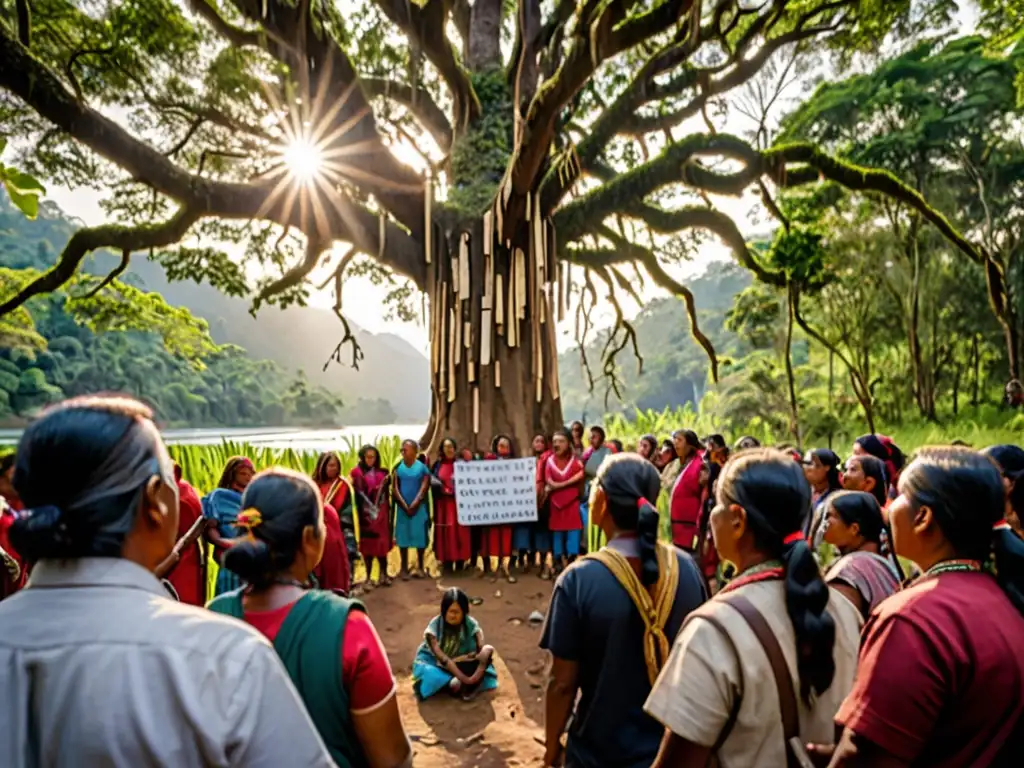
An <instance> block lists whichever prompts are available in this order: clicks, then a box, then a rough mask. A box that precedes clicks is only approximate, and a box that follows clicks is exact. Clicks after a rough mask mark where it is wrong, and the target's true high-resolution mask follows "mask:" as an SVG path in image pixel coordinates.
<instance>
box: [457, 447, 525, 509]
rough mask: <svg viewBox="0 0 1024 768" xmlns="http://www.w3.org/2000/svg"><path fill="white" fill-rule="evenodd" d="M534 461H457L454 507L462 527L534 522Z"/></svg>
mask: <svg viewBox="0 0 1024 768" xmlns="http://www.w3.org/2000/svg"><path fill="white" fill-rule="evenodd" d="M536 483H537V460H536V459H535V458H532V457H531V458H528V459H506V460H504V461H472V462H466V461H458V462H456V463H455V504H456V507H457V509H458V516H459V523H460V524H461V525H495V524H506V523H529V522H533V521H535V520H536V519H537V485H536Z"/></svg>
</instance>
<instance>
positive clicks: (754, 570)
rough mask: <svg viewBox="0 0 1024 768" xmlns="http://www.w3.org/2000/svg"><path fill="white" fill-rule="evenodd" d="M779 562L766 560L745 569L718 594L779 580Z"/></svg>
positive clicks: (781, 571) (780, 569)
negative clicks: (748, 585) (749, 585)
mask: <svg viewBox="0 0 1024 768" xmlns="http://www.w3.org/2000/svg"><path fill="white" fill-rule="evenodd" d="M783 573H784V571H783V568H782V561H781V560H766V561H765V562H763V563H759V564H758V565H754V566H751V567H750V568H747V570H745V571H744V572H743V573H741V574H739V575H738V576H736V577H735V578H734V579H733V580H732V581H730V582H729V583H728V584H726V585H725V586H724V587H722V588H721V589H720V590H719V591H718V594H722V593H724V592H731V591H732V590H734V589H739V588H740V587H742V586H745V585H747V584H756V583H757V582H759V581H772V580H776V579H781V578H782V576H783Z"/></svg>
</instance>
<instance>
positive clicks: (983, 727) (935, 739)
mask: <svg viewBox="0 0 1024 768" xmlns="http://www.w3.org/2000/svg"><path fill="white" fill-rule="evenodd" d="M1021 638H1024V617H1022V616H1021V615H1020V613H1018V612H1017V610H1016V609H1015V608H1014V607H1013V604H1012V603H1010V600H1009V599H1008V598H1007V597H1006V595H1005V594H1003V591H1002V590H1001V589H1000V588H999V585H998V584H996V582H995V580H994V579H993V578H992V577H991V576H989V575H988V574H985V573H959V572H958V573H945V574H942V575H941V576H935V577H926V578H923V579H921V580H919V581H918V582H917V583H915V584H914V585H913V586H911V587H909V588H907V589H905V590H903V591H902V592H897V593H896V594H895V595H893V596H892V597H890V598H889V599H887V600H885V601H884V602H882V603H881V604H880V605H879V606H878V608H877V609H876V610H875V612H874V613H873V614H872V616H871V618H870V619H869V620H868V623H867V624H866V625H865V626H864V633H863V640H862V646H861V651H860V660H859V664H858V667H857V678H856V680H855V681H854V684H853V690H852V691H850V694H849V696H847V697H846V701H844V702H843V705H842V707H840V708H839V713H838V714H837V715H836V721H837V722H838V723H840V724H841V725H845V726H846V727H848V728H850V729H852V730H853V731H854V732H855V733H857V734H858V735H860V736H862V737H864V738H866V739H867V740H869V741H870V742H872V743H873V744H875V745H877V746H879V747H881V748H882V749H884V750H885V751H886V752H888V753H890V754H891V755H893V756H895V757H898V758H900V759H902V760H905V761H907V762H909V763H910V764H911V765H915V766H929V768H960V767H961V766H963V767H964V768H966V767H967V766H976V765H988V764H989V763H990V762H991V761H992V760H993V759H994V758H995V756H996V755H997V754H998V752H999V749H1000V747H1002V745H1003V743H1004V742H1005V741H1006V740H1007V738H1009V736H1010V734H1011V733H1012V732H1013V729H1014V727H1015V726H1016V724H1017V721H1018V719H1019V718H1020V717H1021V713H1022V711H1024V655H1022V654H1021V653H1020V652H1019V651H1020V642H1021Z"/></svg>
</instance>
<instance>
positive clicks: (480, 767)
mask: <svg viewBox="0 0 1024 768" xmlns="http://www.w3.org/2000/svg"><path fill="white" fill-rule="evenodd" d="M518 579H519V582H518V583H517V584H509V583H507V582H505V581H502V580H499V581H497V582H493V581H492V580H491V579H490V578H482V579H481V578H477V577H476V576H475V575H474V574H466V575H463V574H458V575H456V576H445V577H444V578H442V579H422V580H415V579H413V580H410V581H401V580H399V579H396V580H395V583H394V585H393V586H392V587H390V588H385V587H378V588H377V589H375V590H373V591H372V592H370V593H368V594H366V595H364V596H363V597H362V598H361V599H362V600H363V601H364V603H365V604H366V607H367V610H368V611H369V612H370V617H371V618H372V619H373V623H374V625H375V626H376V627H377V631H378V632H379V633H380V636H381V639H382V640H383V642H384V647H385V649H386V650H387V652H388V657H389V658H390V660H391V666H392V667H393V669H394V671H395V677H396V678H397V679H398V701H399V708H400V709H401V712H402V720H403V721H404V723H405V727H406V730H407V731H408V732H409V734H410V736H411V737H412V740H413V761H414V763H415V765H416V768H452V767H453V766H473V767H474V768H499V766H526V765H537V764H538V763H539V762H540V760H541V759H542V758H543V756H544V749H543V747H542V746H541V744H540V741H538V739H543V722H544V702H543V697H544V689H543V686H544V684H545V681H546V679H547V665H548V661H547V655H546V654H545V653H544V652H543V651H541V650H540V648H539V647H538V646H537V643H538V642H539V641H540V632H541V627H540V625H539V624H537V625H533V626H531V625H530V624H529V622H528V621H527V618H528V617H529V615H530V613H531V612H533V611H535V610H536V611H540V612H541V613H544V612H546V611H547V607H548V602H549V600H550V597H551V582H547V581H542V580H541V579H539V578H537V576H536V575H533V574H528V575H519V576H518ZM453 586H454V587H459V588H461V589H462V590H463V591H464V592H466V594H468V595H469V597H470V599H473V598H482V599H483V603H482V604H480V605H474V606H472V608H471V609H470V613H471V615H472V616H473V617H474V618H475V619H476V620H477V621H479V622H480V626H481V627H482V628H483V630H484V635H485V637H486V640H487V642H488V643H490V644H491V645H493V646H494V647H495V648H496V649H497V651H498V657H497V659H496V662H495V665H496V667H497V670H498V678H499V685H498V689H497V690H496V691H492V692H490V693H485V694H481V695H480V696H478V697H477V698H476V699H474V700H473V701H471V702H468V703H467V702H463V701H462V700H460V699H455V698H450V697H448V696H444V695H440V694H439V695H438V696H435V697H434V698H432V699H428V700H427V701H424V702H420V701H417V700H416V697H415V696H414V695H413V692H412V661H413V658H414V657H415V655H416V649H417V648H418V647H419V644H420V642H421V641H422V639H423V630H424V629H425V628H426V626H427V623H428V622H429V621H430V620H431V619H432V618H433V617H434V616H435V615H437V611H438V608H439V607H440V604H441V594H442V593H443V592H444V590H446V589H448V588H449V587H453Z"/></svg>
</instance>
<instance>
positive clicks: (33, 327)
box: [0, 195, 396, 426]
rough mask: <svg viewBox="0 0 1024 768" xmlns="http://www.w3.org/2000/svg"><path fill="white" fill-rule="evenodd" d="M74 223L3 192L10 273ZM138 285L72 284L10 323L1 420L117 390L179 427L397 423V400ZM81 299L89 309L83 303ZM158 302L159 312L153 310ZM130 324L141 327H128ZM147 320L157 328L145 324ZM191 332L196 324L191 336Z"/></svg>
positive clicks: (49, 259)
mask: <svg viewBox="0 0 1024 768" xmlns="http://www.w3.org/2000/svg"><path fill="white" fill-rule="evenodd" d="M71 231H73V224H72V223H71V222H70V221H68V220H67V219H66V218H65V216H64V215H63V213H62V212H61V211H60V209H59V208H58V207H57V206H55V205H54V204H52V203H48V202H43V203H42V208H41V210H40V211H39V215H38V217H37V218H36V219H35V220H34V221H29V220H27V219H26V218H25V217H24V216H23V215H22V213H21V212H20V211H18V210H16V209H14V208H13V206H12V205H11V204H10V203H9V201H8V199H7V197H6V195H3V196H0V281H6V279H15V277H14V276H15V275H17V274H18V273H22V272H24V271H26V270H29V271H31V270H41V269H45V268H47V267H49V266H50V265H52V263H53V260H54V258H55V252H56V251H58V250H59V249H60V248H61V247H63V244H64V241H65V240H66V239H67V238H68V236H69V235H70V232H71ZM108 258H109V257H108ZM126 282H127V283H128V285H126V286H125V288H124V289H123V290H124V291H131V293H130V294H129V295H130V298H131V299H132V301H130V302H124V303H118V304H117V305H113V304H108V305H103V304H99V305H97V304H96V303H95V302H88V301H87V302H75V301H73V300H69V293H70V294H74V293H82V292H84V288H79V289H74V288H69V289H68V290H67V291H64V292H59V293H53V294H48V295H46V296H42V297H39V298H36V299H34V300H33V301H32V302H30V304H29V306H28V308H27V309H28V315H30V318H26V319H25V321H24V322H23V323H22V324H21V325H20V326H15V325H14V324H12V323H10V322H9V321H8V322H5V323H4V324H2V325H0V420H2V421H4V422H6V423H9V424H12V425H13V424H18V423H20V420H21V419H24V418H25V417H27V416H29V415H30V414H32V413H33V412H34V411H35V410H37V409H38V408H39V407H41V406H43V405H45V404H47V403H49V402H52V401H54V400H59V399H61V398H63V397H68V396H73V395H78V394H84V393H89V392H99V391H106V390H110V391H119V392H127V393H130V394H133V395H136V396H138V397H140V398H142V399H143V400H145V401H146V402H148V403H150V404H151V405H152V406H153V407H154V408H155V409H156V412H157V414H158V415H159V417H160V419H161V420H162V421H163V422H164V423H166V424H168V425H196V426H211V425H229V426H248V425H266V426H281V425H297V424H309V425H316V426H339V425H342V424H387V423H391V422H393V421H394V420H395V419H396V414H395V411H394V409H393V408H392V406H391V404H390V403H389V402H388V401H387V400H384V399H379V398H369V399H363V398H354V399H353V400H352V402H350V403H347V404H346V403H343V402H342V399H341V397H339V396H338V395H337V394H334V393H332V392H331V391H329V390H327V389H326V388H324V387H323V386H320V385H317V384H313V383H311V382H310V381H309V380H308V379H307V378H306V376H305V375H304V374H303V373H302V372H301V371H299V372H291V371H287V370H286V369H285V368H283V367H282V366H281V365H279V364H278V363H276V362H273V361H270V360H265V359H259V358H257V357H254V356H251V355H250V354H249V353H248V352H247V351H246V350H245V349H243V348H241V347H239V346H236V345H233V344H217V343H215V342H214V341H213V339H212V338H210V337H209V336H208V335H207V328H206V324H205V322H204V321H202V320H198V319H197V318H195V317H193V316H192V315H191V314H190V313H189V312H188V311H187V310H183V309H170V310H169V311H168V310H165V307H166V303H165V302H164V301H163V299H162V298H160V297H155V296H154V295H153V294H147V293H144V292H143V291H141V290H136V291H132V286H131V283H133V282H136V283H137V282H140V281H139V280H138V278H135V279H134V280H133V279H132V278H131V277H130V276H129V277H128V278H127V281H126ZM78 304H84V309H81V310H76V309H72V307H75V306H77V305H78ZM154 306H155V307H156V308H157V309H158V310H159V311H157V312H150V311H149V310H151V309H153V308H154ZM129 307H131V311H129ZM5 320H6V318H5ZM128 326H130V327H133V328H135V330H119V329H120V328H123V327H128ZM147 327H152V328H153V330H152V331H149V332H147V331H143V330H138V329H139V328H147ZM186 328H190V329H191V331H192V332H190V333H188V334H183V331H184V329H186Z"/></svg>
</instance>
